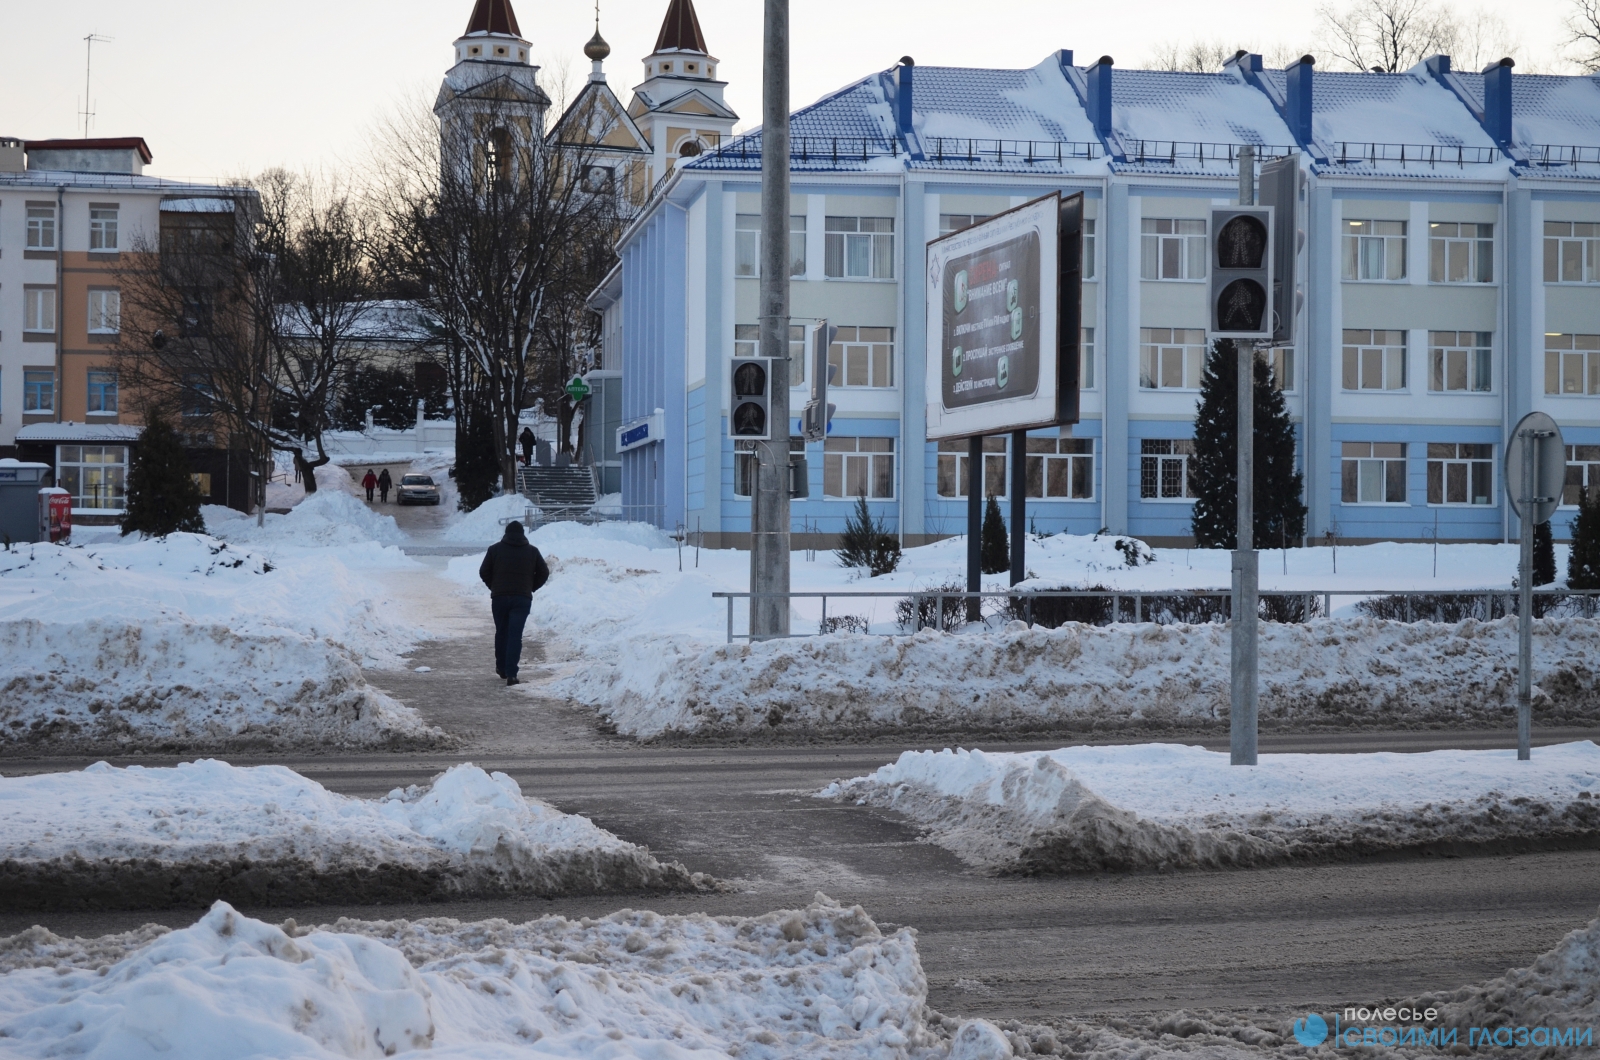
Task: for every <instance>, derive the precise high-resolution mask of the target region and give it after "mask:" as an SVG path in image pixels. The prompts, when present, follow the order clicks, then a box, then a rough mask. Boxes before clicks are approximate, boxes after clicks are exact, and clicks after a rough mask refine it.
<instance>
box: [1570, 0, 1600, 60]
mask: <svg viewBox="0 0 1600 1060" xmlns="http://www.w3.org/2000/svg"><path fill="white" fill-rule="evenodd" d="M1567 32H1568V34H1569V36H1568V37H1567V44H1568V45H1569V46H1570V47H1571V49H1572V51H1571V55H1572V58H1573V61H1575V62H1576V63H1578V64H1579V65H1580V66H1582V67H1583V68H1584V69H1585V70H1588V71H1590V72H1600V0H1572V10H1571V12H1569V13H1568V15H1567Z"/></svg>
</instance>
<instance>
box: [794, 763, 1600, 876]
mask: <svg viewBox="0 0 1600 1060" xmlns="http://www.w3.org/2000/svg"><path fill="white" fill-rule="evenodd" d="M819 794H820V795H821V796H822V797H828V798H836V799H841V800H854V801H856V802H859V803H864V804H868V805H873V806H881V807H886V808H889V809H894V810H898V811H900V812H902V813H904V814H906V815H907V816H909V817H910V818H911V819H912V820H914V821H916V822H917V823H918V824H920V825H922V826H924V827H925V828H927V829H928V833H929V836H930V837H931V838H932V840H933V841H934V842H936V843H938V844H939V845H940V846H944V847H947V848H948V849H950V850H951V851H953V852H954V853H956V854H957V855H959V856H960V857H961V858H963V859H964V860H966V861H968V862H969V863H971V864H973V865H978V866H982V867H984V868H987V869H993V870H999V871H1006V872H1072V871H1097V870H1117V871H1127V870H1166V869H1178V868H1218V867H1225V866H1250V865H1263V864H1277V863H1283V862H1289V861H1298V860H1326V859H1329V858H1337V857H1348V856H1356V855H1363V854H1373V853H1381V852H1386V851H1397V850H1417V849H1426V848H1437V849H1450V848H1457V849H1461V848H1468V847H1473V846H1478V847H1482V846H1492V845H1494V844H1497V843H1508V842H1515V843H1548V842H1563V841H1565V842H1577V841H1583V842H1591V843H1592V842H1593V841H1594V840H1595V839H1597V838H1600V747H1597V746H1596V745H1595V744H1593V743H1591V742H1588V741H1583V742H1579V743H1568V744H1560V745H1556V746H1551V747H1539V748H1536V749H1535V750H1534V752H1533V760H1532V762H1531V763H1530V762H1518V761H1517V760H1516V752H1515V751H1431V752H1428V753H1425V754H1389V753H1379V754H1321V755H1308V754H1273V755H1262V756H1260V764H1259V765H1257V766H1251V767H1246V766H1231V765H1229V764H1228V755H1227V754H1226V753H1220V752H1215V751H1207V750H1204V749H1203V748H1199V747H1183V746H1179V745H1176V744H1135V745H1127V746H1111V747H1106V746H1100V747H1066V748H1062V749H1060V750H1056V751H1034V752H1020V753H998V754H997V753H990V752H985V751H966V750H957V751H951V750H948V749H947V750H944V751H937V752H935V751H907V752H905V753H904V754H902V755H901V756H900V758H899V759H898V760H897V761H895V762H893V763H892V764H890V765H886V766H884V767H883V768H881V769H879V770H877V771H876V772H875V773H872V774H869V775H868V776H865V777H856V778H854V779H853V780H847V781H841V782H837V783H835V784H832V785H830V786H829V787H827V788H825V789H824V790H823V791H822V792H821V793H819Z"/></svg>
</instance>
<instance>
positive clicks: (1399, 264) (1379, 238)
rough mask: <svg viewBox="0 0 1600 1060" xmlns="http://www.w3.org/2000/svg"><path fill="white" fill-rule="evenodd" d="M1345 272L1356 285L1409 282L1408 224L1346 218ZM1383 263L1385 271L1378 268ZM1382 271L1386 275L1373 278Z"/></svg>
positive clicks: (1344, 236)
mask: <svg viewBox="0 0 1600 1060" xmlns="http://www.w3.org/2000/svg"><path fill="white" fill-rule="evenodd" d="M1340 238H1341V239H1342V241H1343V246H1342V247H1341V251H1342V253H1341V254H1340V255H1339V256H1340V260H1341V261H1342V263H1343V267H1342V269H1341V272H1342V275H1343V277H1344V279H1345V280H1347V281H1349V282H1352V283H1404V282H1405V281H1406V222H1405V221H1378V220H1372V219H1366V220H1362V219H1360V218H1346V219H1345V221H1344V228H1343V235H1342V236H1341V237H1340ZM1380 264H1381V268H1379V267H1378V266H1379V265H1380ZM1375 272H1381V273H1382V275H1373V273H1375Z"/></svg>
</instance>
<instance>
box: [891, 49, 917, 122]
mask: <svg viewBox="0 0 1600 1060" xmlns="http://www.w3.org/2000/svg"><path fill="white" fill-rule="evenodd" d="M916 70H917V61H916V60H915V59H913V58H911V56H909V55H902V56H900V65H899V66H897V67H895V70H894V128H895V131H896V132H898V133H899V134H900V135H901V136H902V137H905V136H910V135H911V115H912V110H911V102H912V80H913V78H912V75H913V74H915V73H916Z"/></svg>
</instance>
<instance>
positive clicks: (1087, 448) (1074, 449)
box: [1023, 436, 1187, 502]
mask: <svg viewBox="0 0 1600 1060" xmlns="http://www.w3.org/2000/svg"><path fill="white" fill-rule="evenodd" d="M1023 455H1024V459H1025V461H1026V463H1025V464H1024V467H1023V472H1024V475H1025V476H1026V482H1027V491H1028V498H1029V499H1030V500H1041V501H1069V502H1070V501H1077V502H1087V501H1093V500H1095V499H1096V498H1095V484H1094V456H1095V454H1094V439H1093V438H1061V437H1056V438H1034V437H1031V436H1030V437H1029V438H1028V443H1027V451H1026V452H1025V453H1024V454H1023ZM1036 472H1037V474H1036ZM1185 472H1186V473H1187V469H1185ZM1055 475H1061V476H1064V479H1065V485H1066V492H1065V493H1053V492H1051V486H1052V485H1053V483H1052V477H1053V476H1055ZM1080 485H1084V486H1087V488H1088V491H1087V492H1086V493H1083V494H1076V493H1074V492H1073V491H1074V490H1075V489H1077V488H1078V487H1079V486H1080Z"/></svg>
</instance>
